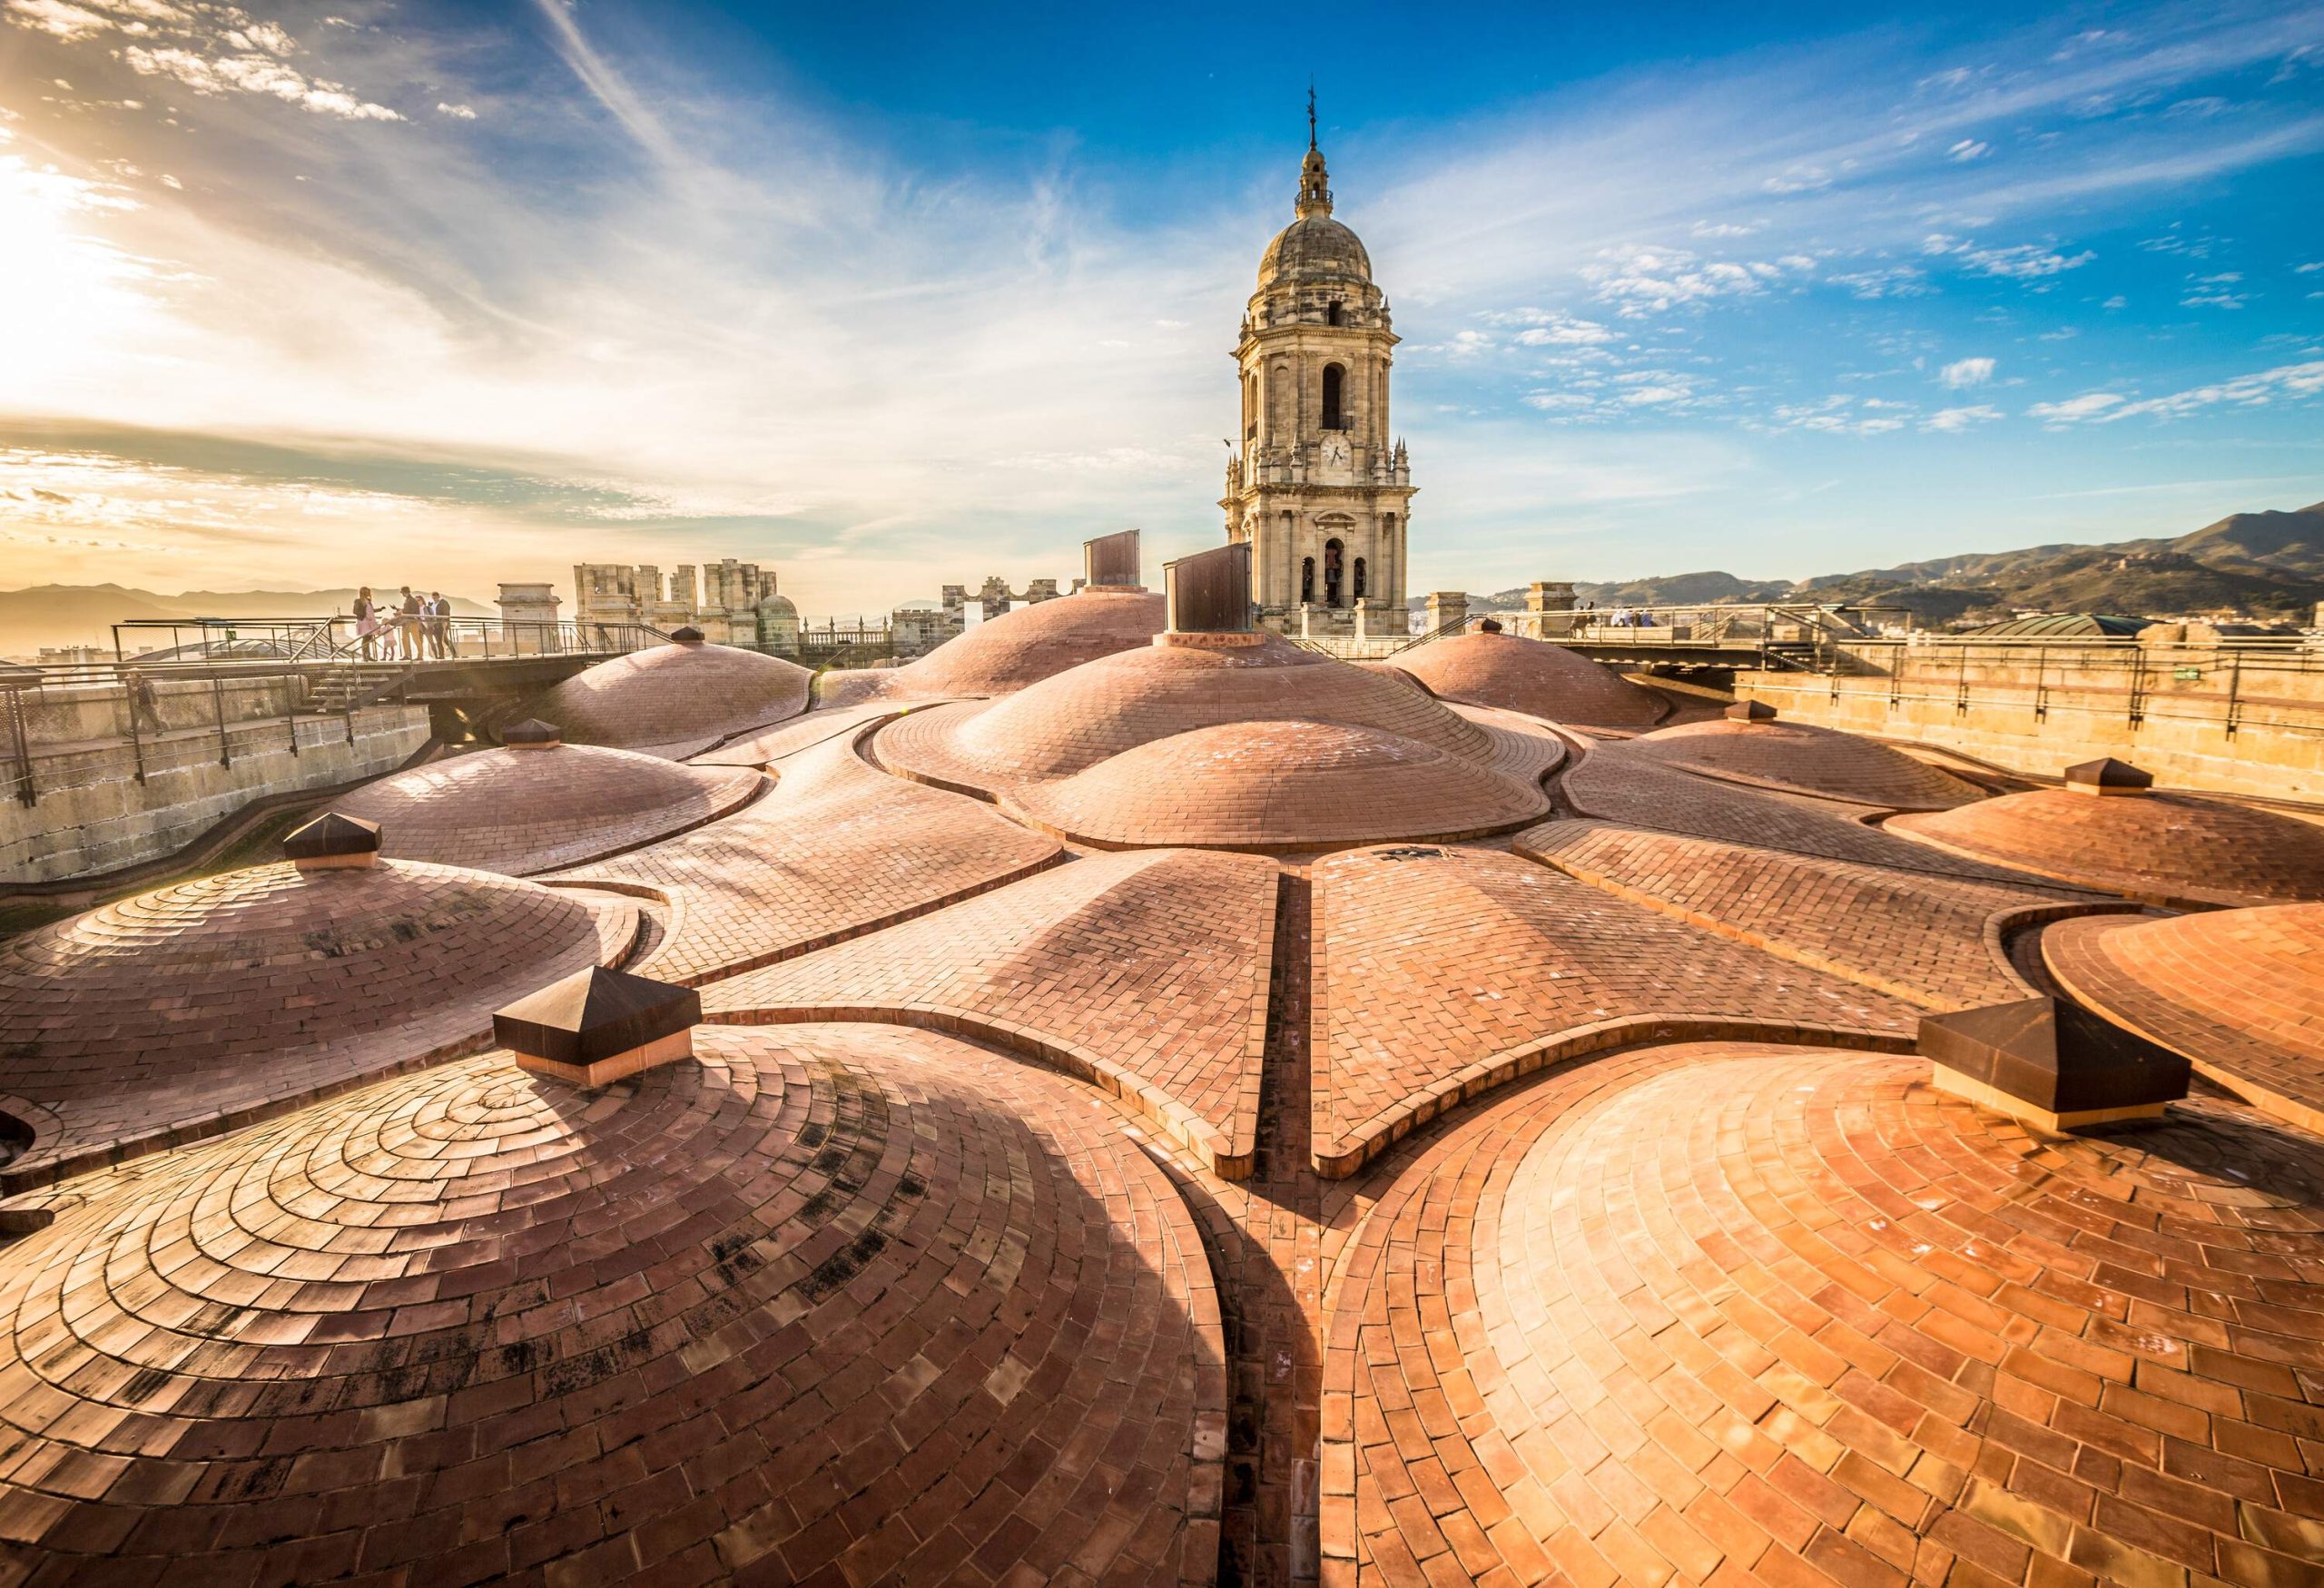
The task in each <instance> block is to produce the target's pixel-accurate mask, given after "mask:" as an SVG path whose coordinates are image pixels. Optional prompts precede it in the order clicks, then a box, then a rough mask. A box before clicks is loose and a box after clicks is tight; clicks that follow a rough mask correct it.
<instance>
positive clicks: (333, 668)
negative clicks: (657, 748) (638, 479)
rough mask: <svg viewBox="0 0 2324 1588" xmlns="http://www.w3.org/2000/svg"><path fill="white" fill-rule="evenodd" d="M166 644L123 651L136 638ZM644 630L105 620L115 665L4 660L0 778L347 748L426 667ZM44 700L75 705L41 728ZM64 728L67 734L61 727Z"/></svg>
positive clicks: (18, 783)
mask: <svg viewBox="0 0 2324 1588" xmlns="http://www.w3.org/2000/svg"><path fill="white" fill-rule="evenodd" d="M160 634H166V635H167V636H169V643H168V644H167V645H164V646H158V647H155V648H153V649H148V650H144V651H140V652H137V653H135V654H130V649H129V647H130V646H131V645H132V644H133V641H134V640H135V639H137V638H139V637H142V636H146V635H160ZM668 638H669V636H667V635H665V634H664V633H662V632H661V631H660V630H659V629H656V628H654V627H652V626H648V625H645V624H633V623H610V624H608V623H579V622H564V623H529V622H521V621H510V620H508V619H505V618H497V617H453V618H443V619H438V620H436V623H435V624H434V625H433V626H421V627H419V628H418V629H416V630H411V631H407V632H396V631H394V630H393V629H391V628H389V629H382V630H380V631H379V633H377V634H375V635H373V636H369V639H370V643H369V645H366V644H365V643H364V636H359V635H357V634H356V633H355V620H354V619H353V618H351V617H349V616H344V615H334V616H329V617H271V618H191V619H189V618H176V619H172V618H149V619H137V620H133V621H130V622H124V623H119V624H115V625H113V645H114V652H115V657H116V659H114V660H112V661H97V662H80V663H71V664H66V665H64V666H6V667H5V668H0V753H5V764H0V782H5V786H6V788H7V792H8V793H9V794H12V795H13V796H14V797H15V799H16V800H17V802H18V803H19V804H26V805H31V804H37V803H38V802H39V800H40V798H41V795H42V794H44V793H45V792H53V791H54V790H57V789H59V788H63V787H77V786H83V785H85V784H89V783H92V782H103V781H106V780H109V779H112V778H118V777H127V778H131V779H133V780H134V781H135V782H137V783H140V784H143V783H144V782H146V781H147V779H148V778H150V777H152V776H153V775H154V774H157V773H162V772H169V771H175V770H182V769H183V768H185V767H188V766H193V765H200V764H209V763H212V762H214V763H216V764H218V765H220V766H224V767H231V766H232V765H233V764H234V762H235V759H236V758H237V757H238V756H241V757H247V756H250V755H260V754H265V753H269V752H271V751H272V750H278V749H287V750H288V751H289V753H290V754H291V755H300V754H303V753H304V752H305V751H307V750H311V749H313V748H315V747H316V746H317V745H320V744H324V743H328V742H330V740H332V739H334V738H343V739H344V740H345V742H346V743H347V744H348V745H353V744H354V743H355V742H356V737H357V732H356V717H357V715H358V714H359V713H362V712H365V711H369V710H370V709H372V708H373V707H375V706H377V705H381V704H383V703H387V702H389V701H390V700H391V698H392V697H395V696H397V695H401V694H404V693H405V692H407V691H408V690H409V688H410V686H411V685H412V683H413V682H414V681H415V680H416V679H418V678H419V677H420V676H422V675H423V674H424V673H425V672H426V671H427V670H428V668H429V667H430V666H463V665H468V664H474V663H477V662H517V661H528V660H534V659H537V658H540V657H556V656H570V657H576V658H582V657H600V656H620V655H624V654H626V653H627V652H630V651H635V650H639V649H642V648H644V647H645V646H652V645H660V644H663V643H665V642H666V641H667V640H668ZM44 707H49V708H53V710H54V712H55V713H57V714H59V715H62V714H64V713H68V712H71V711H75V710H79V711H85V712H87V713H89V715H91V717H92V718H93V723H92V727H93V731H92V732H90V733H88V734H86V735H76V734H74V733H72V732H71V731H70V727H71V724H70V722H69V720H67V721H63V722H52V723H50V724H48V725H46V726H45V731H37V730H36V727H35V720H36V719H37V718H38V717H40V716H41V715H44V712H43V708H44ZM60 727H62V728H64V730H66V731H64V732H62V733H59V732H58V731H57V730H58V729H59V728H60Z"/></svg>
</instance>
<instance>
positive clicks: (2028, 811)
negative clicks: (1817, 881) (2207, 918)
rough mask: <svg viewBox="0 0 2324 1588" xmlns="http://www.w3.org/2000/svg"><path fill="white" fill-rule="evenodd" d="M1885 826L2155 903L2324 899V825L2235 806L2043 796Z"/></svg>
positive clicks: (2156, 797)
mask: <svg viewBox="0 0 2324 1588" xmlns="http://www.w3.org/2000/svg"><path fill="white" fill-rule="evenodd" d="M1887 825H1888V830H1889V831H1890V832H1892V833H1900V834H1902V835H1903V836H1905V837H1906V838H1910V839H1915V840H1918V841H1920V842H1921V843H1926V844H1929V845H1931V846H1933V847H1940V848H1942V849H1943V850H1944V851H1945V852H1947V853H1955V854H1964V855H1967V856H1970V857H1971V858H1973V859H1977V860H1984V861H1991V862H1994V863H1998V864H2002V865H2010V866H2016V867H2019V868H2021V869H2023V870H2025V871H2029V872H2037V873H2041V874H2042V875H2044V876H2051V877H2057V878H2061V879H2063V880H2064V881H2066V882H2070V883H2079V884H2081V885H2083V886H2084V887H2092V888H2103V889H2106V890H2107V891H2108V892H2110V893H2123V894H2127V895H2129V896H2130V897H2132V898H2137V899H2146V900H2151V901H2152V902H2157V903H2163V904H2203V905H2214V904H2286V903H2292V902H2298V901H2300V900H2304V899H2324V827H2319V826H2317V825H2316V824H2313V823H2309V822H2301V821H2298V820H2295V819H2294V818H2292V817H2290V816H2280V815H2277V814H2274V813H2273V812H2271V811H2260V810H2254V809H2253V808H2251V807H2250V806H2249V805H2239V804H2234V803H2232V802H2231V801H2228V800H2211V799H2203V798H2201V797H2199V796H2197V795H2194V794H2081V793H2077V792H2075V791H2074V790H2073V789H2064V788H2043V789H2034V790H2032V791H2030V792H2028V793H2025V794H2005V795H2004V796H2003V797H2002V798H2000V799H1995V800H1984V801H1981V802H1979V803H1978V804H1974V805H1968V806H1965V807H1964V808H1962V809H1960V810H1957V811H1946V812H1942V813H1939V814H1933V815H1919V816H1898V817H1896V818H1894V819H1893V820H1891V821H1890V822H1889V823H1888V824H1887Z"/></svg>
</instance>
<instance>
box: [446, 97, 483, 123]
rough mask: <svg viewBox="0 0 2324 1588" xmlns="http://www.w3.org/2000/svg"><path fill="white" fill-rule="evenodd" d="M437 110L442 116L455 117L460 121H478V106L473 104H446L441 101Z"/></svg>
mask: <svg viewBox="0 0 2324 1588" xmlns="http://www.w3.org/2000/svg"><path fill="white" fill-rule="evenodd" d="M436 108H437V110H438V112H439V113H442V114H444V115H448V116H451V117H454V118H456V119H457V120H459V121H463V122H472V121H474V120H476V106H474V105H472V104H443V103H442V102H441V101H438V104H437V106H436Z"/></svg>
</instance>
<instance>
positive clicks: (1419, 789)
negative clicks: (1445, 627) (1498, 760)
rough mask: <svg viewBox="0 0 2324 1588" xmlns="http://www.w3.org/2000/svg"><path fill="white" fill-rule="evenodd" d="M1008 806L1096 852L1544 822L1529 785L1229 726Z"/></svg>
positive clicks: (1545, 803)
mask: <svg viewBox="0 0 2324 1588" xmlns="http://www.w3.org/2000/svg"><path fill="white" fill-rule="evenodd" d="M1009 804H1011V805H1012V806H1014V807H1015V808H1016V809H1018V810H1019V811H1020V812H1021V813H1022V814H1025V815H1027V816H1029V817H1030V818H1031V819H1032V821H1033V822H1034V823H1035V824H1037V825H1039V826H1041V827H1044V828H1047V829H1049V830H1050V831H1052V832H1056V833H1060V834H1062V835H1064V836H1066V837H1068V838H1073V839H1078V840H1081V841H1083V842H1087V843H1097V844H1101V845H1105V846H1107V847H1130V846H1134V845H1142V844H1172V843H1182V844H1192V845H1196V846H1197V847H1202V848H1213V849H1255V850H1256V849H1269V850H1272V849H1299V848H1323V847H1329V846H1334V845H1338V844H1344V843H1372V842H1374V841H1376V840H1380V839H1384V838H1425V837H1434V838H1446V839H1450V838H1460V837H1474V836H1477V835H1479V834H1482V833H1495V832H1502V831H1505V830H1507V829H1509V828H1512V827H1515V826H1519V825H1521V824H1525V823H1527V822H1531V821H1532V820H1534V819H1536V818H1537V817H1539V816H1541V814H1543V813H1545V812H1546V811H1547V810H1548V809H1549V800H1548V798H1547V796H1545V795H1544V794H1542V793H1541V788H1540V786H1539V785H1538V784H1531V785H1529V784H1523V783H1520V782H1518V781H1517V780H1516V779H1514V778H1510V777H1504V776H1502V774H1499V773H1497V772H1494V771H1492V770H1491V769H1490V768H1488V767H1487V766H1485V765H1482V764H1479V763H1478V762H1475V761H1472V760H1470V759H1468V758H1467V757H1465V756H1462V755H1452V754H1449V753H1447V752H1446V751H1443V750H1441V749H1439V748H1437V747H1436V746H1435V745H1424V744H1422V743H1421V742H1420V741H1418V740H1416V739H1407V738H1403V737H1402V736H1400V735H1395V734H1390V733H1384V732H1382V731H1381V730H1380V729H1377V728H1365V727H1350V726H1347V725H1342V724H1337V723H1316V722H1279V721H1260V722H1237V723H1222V724H1220V725H1216V726H1215V727H1207V728H1196V729H1195V730H1193V731H1192V732H1190V733H1184V734H1174V735H1171V736H1170V737H1168V738H1166V739H1157V740H1154V741H1152V742H1151V743H1149V744H1145V745H1138V746H1137V747H1136V748H1134V749H1130V750H1126V751H1124V752H1123V753H1122V754H1120V755H1115V756H1112V757H1110V758H1108V759H1107V760H1105V761H1101V762H1099V763H1098V764H1097V765H1095V766H1092V767H1089V768H1088V769H1087V770H1086V771H1083V772H1079V773H1077V774H1074V775H1072V776H1070V777H1067V778H1061V779H1059V780H1057V781H1054V782H1045V783H1033V784H1026V785H1024V786H1023V787H1021V788H1019V790H1017V791H1016V792H1015V793H1014V794H1012V795H1011V796H1010V797H1009Z"/></svg>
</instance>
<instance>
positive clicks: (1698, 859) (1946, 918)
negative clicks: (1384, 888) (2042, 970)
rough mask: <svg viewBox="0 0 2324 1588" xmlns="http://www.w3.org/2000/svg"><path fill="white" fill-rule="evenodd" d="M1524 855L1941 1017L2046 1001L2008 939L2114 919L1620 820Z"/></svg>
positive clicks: (2013, 894)
mask: <svg viewBox="0 0 2324 1588" xmlns="http://www.w3.org/2000/svg"><path fill="white" fill-rule="evenodd" d="M1515 847H1516V849H1517V852H1518V853H1521V854H1523V855H1526V856H1527V857H1529V858H1531V859H1533V860H1538V861H1540V862H1541V863H1543V864H1545V865H1552V866H1555V867H1556V868H1557V869H1558V870H1560V871H1561V872H1564V873H1566V874H1567V875H1569V876H1572V877H1577V878H1579V879H1581V881H1583V882H1586V883H1591V884H1593V885H1595V886H1597V887H1600V888H1603V889H1605V890H1607V891H1608V892H1610V893H1615V894H1617V895H1618V896H1620V897H1621V898H1624V899H1628V900H1630V902H1634V903H1640V904H1645V905H1647V906H1649V907H1650V908H1654V909H1659V910H1661V911H1664V912H1667V913H1669V914H1672V915H1675V916H1677V917H1679V919H1680V920H1683V921H1688V922H1693V923H1694V924H1696V925H1698V926H1708V927H1709V928H1710V929H1711V930H1713V931H1715V932H1720V933H1722V934H1724V935H1726V936H1729V937H1733V938H1735V939H1737V940H1738V941H1739V942H1746V943H1748V944H1750V945H1751V946H1752V947H1754V948H1758V949H1764V950H1767V951H1768V952H1771V953H1775V954H1777V955H1780V956H1781V957H1783V958H1785V959H1787V960H1793V961H1797V962H1799V963H1801V964H1804V965H1808V966H1812V967H1814V968H1815V969H1817V970H1820V971H1829V972H1833V973H1834V974H1837V975H1840V976H1845V977H1846V978H1847V979H1848V980H1849V981H1860V982H1862V983H1864V984H1865V985H1866V986H1867V987H1875V988H1878V989H1879V990H1880V991H1885V992H1889V993H1893V994H1895V995H1896V996H1897V997H1899V998H1904V999H1908V1000H1910V1001H1912V1002H1914V1003H1916V1004H1920V1005H1922V1006H1924V1007H1925V1008H1929V1009H1935V1010H1956V1009H1969V1008H1974V1007H1975V1006H1976V1005H1979V1004H1985V1003H2006V1002H2009V1001H2012V1000H2014V999H2019V998H2030V997H2032V996H2033V992H2034V989H2033V987H2031V986H2030V985H2028V984H2027V983H2026V981H2024V978H2023V977H2021V976H2020V975H2018V973H2017V972H2015V971H2014V970H2013V969H2011V967H2010V962H2009V956H2008V953H2007V951H2006V948H2005V946H2004V932H2005V931H2007V930H2010V929H2013V928H2015V927H2021V926H2030V925H2033V924H2036V923H2038V922H2041V921H2043V920H2044V919H2047V918H2051V917H2053V916H2055V915H2056V914H2058V913H2059V912H2067V911H2084V910H2103V909H2108V908H2113V906H2108V905H2103V904H2071V903H2062V902H2059V901H2058V899H2057V898H2056V897H2055V896H2054V895H2053V894H2050V893H2041V892H2035V891H2033V890H2031V889H2025V888H2013V887H2004V886H2001V885H1999V884H1997V883H1975V882H1969V881H1965V880H1962V879H1957V878H1952V877H1934V876H1928V875H1926V874H1923V873H1910V872H1898V871H1892V870H1890V869H1888V868H1887V867H1885V866H1876V865H1864V864H1861V863H1852V862H1848V861H1836V860H1817V859H1814V858H1812V857H1808V856H1804V855H1796V854H1785V853H1780V852H1779V851H1776V850H1767V849H1751V848H1748V847H1746V846H1744V845H1741V844H1735V843H1713V842H1711V841H1709V840H1708V839H1699V838H1681V837H1679V836H1676V835H1675V834H1672V833H1651V832H1644V831H1640V829H1637V828H1633V827H1622V826H1617V825H1615V824H1611V823H1606V822H1592V821H1579V822H1547V823H1544V824H1541V826H1538V827H1534V828H1531V829H1529V830H1528V831H1526V832H1525V833H1522V834H1521V835H1520V836H1519V838H1518V839H1517V841H1516V844H1515Z"/></svg>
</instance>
